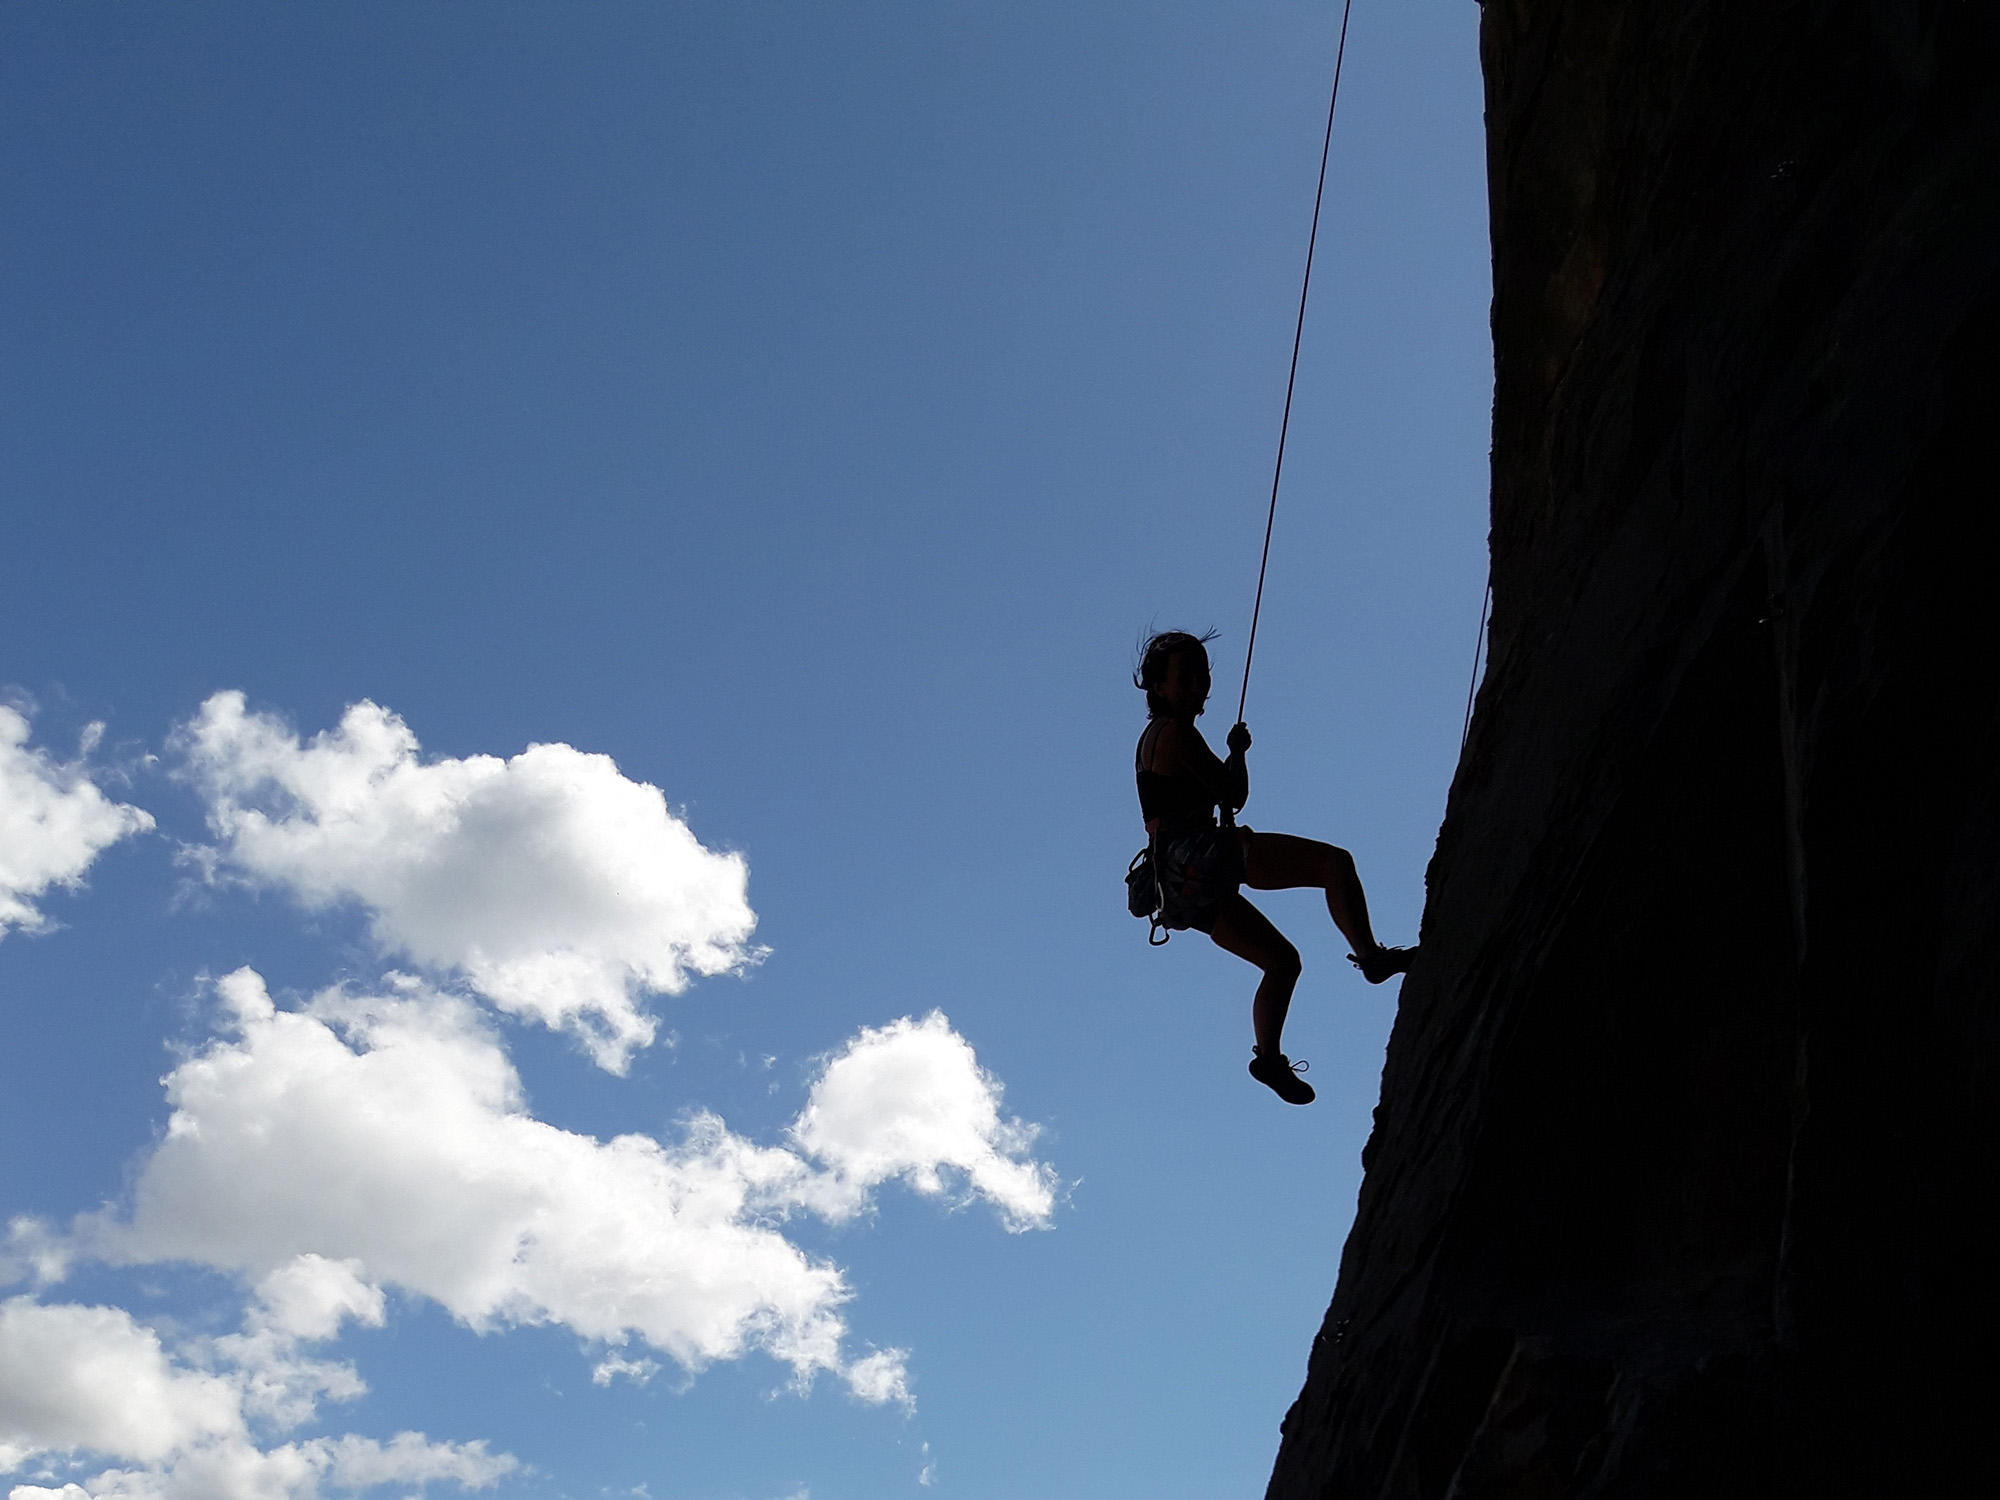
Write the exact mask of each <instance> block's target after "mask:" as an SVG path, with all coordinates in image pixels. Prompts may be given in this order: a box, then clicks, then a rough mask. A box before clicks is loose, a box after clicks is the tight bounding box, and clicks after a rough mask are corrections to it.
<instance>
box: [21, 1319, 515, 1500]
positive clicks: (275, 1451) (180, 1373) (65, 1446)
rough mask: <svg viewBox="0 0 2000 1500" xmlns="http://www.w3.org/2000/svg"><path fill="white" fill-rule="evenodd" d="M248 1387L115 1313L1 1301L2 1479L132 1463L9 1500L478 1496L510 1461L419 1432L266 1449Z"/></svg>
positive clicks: (242, 1377)
mask: <svg viewBox="0 0 2000 1500" xmlns="http://www.w3.org/2000/svg"><path fill="white" fill-rule="evenodd" d="M254 1386H255V1378H254V1374H253V1373H251V1372H244V1371H240V1370H224V1371H223V1372H221V1373H218V1372H216V1371H213V1370H204V1369H196V1368H191V1367H190V1366H189V1365H187V1364H186V1363H185V1362H182V1361H179V1360H176V1359H175V1358H173V1357H172V1356H171V1355H169V1353H168V1352H167V1351H166V1349H165V1348H164V1347H163V1346H162V1344H161V1342H160V1338H159V1335H158V1334H157V1333H156V1332H155V1331H154V1330H152V1329H151V1328H147V1327H145V1326H143V1325H141V1324H139V1323H137V1322H135V1321H134V1320H133V1318H132V1316H131V1315H130V1314H129V1313H127V1312H125V1311H124V1310H123V1309H122V1308H116V1307H85V1306H81V1305H78V1304H74V1303H58V1304H44V1303H39V1302H36V1301H33V1300H32V1299H30V1298H27V1297H15V1298H12V1299H10V1300H8V1301H6V1302H4V1303H0V1472H7V1471H10V1470H18V1469H19V1468H21V1467H22V1466H23V1465H24V1464H26V1463H28V1462H30V1461H32V1460H36V1459H40V1460H44V1461H48V1460H56V1461H59V1462H64V1461H70V1460H72V1459H73V1457H74V1455H77V1454H79V1453H87V1454H92V1455H96V1456H98V1457H101V1458H109V1459H112V1460H114V1461H117V1462H122V1463H126V1464H132V1465H138V1467H130V1468H111V1469H106V1470H104V1471H103V1472H101V1473H99V1474H97V1475H95V1476H93V1477H91V1478H88V1479H86V1480H84V1481H83V1482H82V1483H81V1484H78V1483H68V1484H64V1485H62V1486H60V1487H57V1488H48V1487H44V1486H41V1485H33V1484H21V1485H16V1486H14V1488H13V1489H12V1490H11V1492H10V1497H9V1500H86V1497H98V1500H292V1497H297V1500H310V1497H312V1496H314V1495H317V1494H318V1493H319V1491H320V1489H321V1488H322V1487H323V1486H325V1487H331V1488H335V1489H342V1490H359V1489H366V1488H370V1487H373V1486H376V1485H381V1484H389V1483H399V1484H404V1485H414V1486H421V1485H423V1484H426V1483H429V1482H433V1481H448V1482H451V1483H455V1484H458V1485H460V1486H462V1487H465V1488H483V1487H485V1486H487V1485H490V1484H493V1483H494V1482H496V1481H497V1480H498V1479H500V1478H501V1477H502V1476H503V1475H505V1474H507V1473H509V1472H511V1471H512V1470H513V1469H515V1468H516V1467H518V1465H517V1463H516V1461H515V1460H514V1459H513V1458H512V1457H511V1456H509V1455H506V1454H489V1453H488V1452H487V1451H486V1446H485V1444H484V1443H433V1442H431V1441H430V1440H429V1439H427V1438H426V1437H424V1435H423V1434H421V1433H415V1432H405V1433H400V1434H398V1435H397V1436H396V1437H395V1438H393V1439H391V1440H390V1441H389V1442H388V1443H387V1444H383V1443H379V1442H377V1441H375V1440H374V1439H372V1438H363V1437H356V1436H354V1435H352V1434H349V1435H346V1436H342V1437H338V1438H312V1439H308V1440H306V1441H304V1442H295V1443H286V1444H283V1445H281V1446H275V1447H271V1448H263V1447H260V1446H259V1445H258V1444H257V1442H256V1441H255V1440H254V1438H253V1436H252V1433H251V1430H250V1424H249V1422H248V1421H247V1420H246V1411H249V1410H250V1409H251V1402H250V1401H249V1399H247V1398H248V1396H249V1393H250V1392H251V1391H252V1390H254ZM355 1393H358V1391H357V1392H355ZM310 1415H311V1410H310V1408H307V1409H306V1410H304V1411H303V1412H300V1413H297V1414H296V1417H295V1420H302V1419H303V1418H304V1417H305V1416H310Z"/></svg>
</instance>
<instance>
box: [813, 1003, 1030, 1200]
mask: <svg viewBox="0 0 2000 1500" xmlns="http://www.w3.org/2000/svg"><path fill="white" fill-rule="evenodd" d="M1002 1092H1003V1090H1002V1087H1001V1084H1000V1080H999V1079H997V1078H995V1077H994V1076H993V1075H992V1074H990V1073H988V1072H987V1071H986V1070H985V1069H984V1068H982V1067H980V1066H979V1059H978V1058H977V1057H976V1056H974V1055H973V1051H972V1044H971V1043H970V1042H968V1041H966V1039H965V1038H964V1037H962V1036H960V1035H959V1034H958V1033H957V1032H955V1031H953V1030H952V1029H951V1023H950V1022H949V1021H947V1020H946V1019H945V1018H944V1015H943V1013H942V1012H940V1011H932V1012H931V1013H930V1014H929V1015H928V1016H926V1017H924V1019H923V1020H921V1021H914V1020H911V1019H910V1018H909V1017H907V1016H905V1017H904V1018H903V1019H902V1020H900V1021H892V1022H891V1023H890V1024H889V1025H887V1026H882V1027H863V1028H862V1030H861V1032H860V1034H859V1035H858V1036H856V1037H855V1038H854V1039H853V1040H852V1041H850V1042H849V1043H848V1044H847V1046H846V1047H844V1048H843V1049H842V1050H841V1051H840V1053H839V1054H838V1055H837V1056H835V1057H834V1058H833V1060H832V1061H831V1062H829V1063H828V1064H827V1065H826V1069H825V1071H824V1072H822V1073H821V1074H820V1076H819V1079H818V1080H817V1081H816V1082H815V1083H814V1084H813V1087H812V1093H811V1095H810V1096H809V1097H808V1098H807V1100H806V1107H805V1109H804V1110H802V1111H801V1112H800V1114H799V1118H798V1120H797V1121H796V1122H795V1123H794V1124H793V1126H792V1128H791V1138H792V1140H793V1141H794V1142H795V1143H797V1145H798V1146H799V1147H800V1149H801V1150H803V1151H804V1152H805V1153H806V1154H807V1155H809V1156H813V1157H817V1158H818V1159H819V1160H820V1161H822V1162H825V1163H826V1165H827V1166H828V1167H829V1168H830V1169H831V1171H832V1174H833V1179H834V1181H833V1183H832V1184H831V1186H832V1187H833V1189H834V1193H833V1196H832V1198H831V1201H830V1203H829V1207H830V1208H831V1209H832V1210H833V1211H834V1212H836V1213H838V1212H840V1211H841V1210H842V1209H843V1208H846V1209H847V1210H848V1211H850V1212H851V1211H854V1210H858V1209H859V1208H860V1207H862V1206H863V1205H865V1204H866V1202H867V1201H868V1193H869V1190H870V1189H872V1188H874V1187H875V1186H876V1185H878V1184H880V1183H883V1182H887V1181H889V1180H890V1179H892V1178H901V1179H903V1180H904V1181H905V1182H907V1183H908V1184H909V1185H910V1186H911V1187H912V1188H914V1189H915V1190H916V1191H917V1192H919V1193H925V1194H929V1195H931V1196H938V1195H942V1194H946V1193H949V1192H950V1191H951V1189H952V1185H951V1182H950V1180H949V1179H950V1177H951V1176H952V1175H954V1174H955V1175H956V1176H958V1177H959V1178H960V1179H961V1180H962V1182H963V1196H964V1197H965V1199H967V1200H970V1199H973V1198H984V1199H985V1200H986V1201H987V1202H989V1203H991V1204H992V1205H993V1206H994V1207H995V1208H996V1209H998V1210H999V1212H1000V1216H1001V1219H1002V1220H1003V1221H1004V1222H1005V1224H1006V1225H1007V1227H1008V1228H1009V1229H1011V1230H1017V1231H1018V1230H1023V1229H1040V1228H1046V1227H1047V1225H1048V1223H1049V1218H1050V1216H1051V1215H1052V1214H1053V1213H1054V1212H1055V1188H1056V1177H1055V1170H1054V1169H1053V1168H1052V1167H1049V1166H1047V1165H1046V1164H1044V1163H1041V1162H1037V1161H1035V1160H1033V1159H1032V1158H1031V1157H1030V1156H1029V1155H1028V1153H1029V1151H1030V1150H1031V1149H1032V1148H1033V1146H1034V1142H1035V1136H1036V1135H1037V1134H1038V1133H1039V1127H1037V1126H1033V1125H1026V1124H1023V1123H1022V1122H1021V1121H1019V1120H1002V1119H1001V1118H1000V1098H1001V1094H1002Z"/></svg>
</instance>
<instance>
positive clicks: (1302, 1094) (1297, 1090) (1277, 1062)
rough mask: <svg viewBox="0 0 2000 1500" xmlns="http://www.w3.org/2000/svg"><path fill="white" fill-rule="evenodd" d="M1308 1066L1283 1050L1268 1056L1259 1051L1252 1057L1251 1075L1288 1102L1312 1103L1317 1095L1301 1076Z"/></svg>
mask: <svg viewBox="0 0 2000 1500" xmlns="http://www.w3.org/2000/svg"><path fill="white" fill-rule="evenodd" d="M1306 1067H1307V1064H1305V1063H1303V1062H1293V1061H1292V1060H1291V1059H1290V1058H1289V1057H1287V1056H1285V1054H1284V1053H1282V1052H1277V1053H1272V1054H1270V1055H1268V1056H1267V1055H1266V1054H1264V1053H1262V1052H1259V1053H1258V1054H1257V1055H1256V1056H1255V1057H1253V1058H1251V1059H1250V1076H1251V1077H1252V1078H1254V1079H1256V1080H1257V1081H1258V1082H1259V1083H1261V1084H1263V1085H1264V1087H1265V1088H1267V1089H1269V1090H1270V1091H1271V1092H1272V1093H1274V1094H1276V1095H1277V1096H1278V1097H1279V1098H1280V1099H1282V1100H1284V1101H1285V1103H1287V1104H1310V1103H1312V1102H1313V1100H1314V1098H1316V1097H1317V1096H1316V1095H1315V1094H1314V1093H1313V1086H1312V1085H1311V1084H1309V1083H1307V1082H1306V1081H1305V1080H1304V1079H1303V1078H1301V1077H1299V1074H1301V1073H1303V1072H1305V1070H1306Z"/></svg>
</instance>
